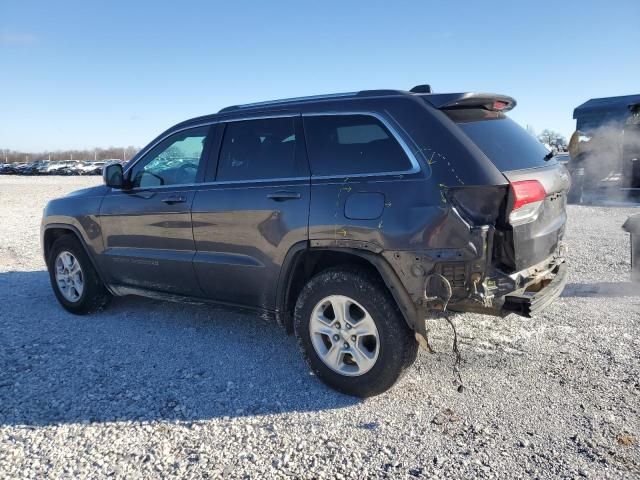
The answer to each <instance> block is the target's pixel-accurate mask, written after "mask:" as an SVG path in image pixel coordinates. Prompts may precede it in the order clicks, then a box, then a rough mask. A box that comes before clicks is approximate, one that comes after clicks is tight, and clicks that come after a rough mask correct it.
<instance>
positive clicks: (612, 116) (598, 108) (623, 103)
mask: <svg viewBox="0 0 640 480" xmlns="http://www.w3.org/2000/svg"><path fill="white" fill-rule="evenodd" d="M638 106H640V94H638V95H623V96H620V97H604V98H592V99H591V100H588V101H586V102H585V103H583V104H582V105H580V106H578V107H576V109H575V110H574V111H573V118H574V119H576V120H577V122H576V128H577V129H578V130H584V129H589V128H597V127H598V126H601V125H603V124H605V123H609V122H623V121H625V120H626V118H627V117H628V116H629V115H631V112H632V110H633V109H634V108H635V107H638Z"/></svg>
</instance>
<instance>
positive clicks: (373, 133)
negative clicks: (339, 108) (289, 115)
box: [304, 115, 412, 176]
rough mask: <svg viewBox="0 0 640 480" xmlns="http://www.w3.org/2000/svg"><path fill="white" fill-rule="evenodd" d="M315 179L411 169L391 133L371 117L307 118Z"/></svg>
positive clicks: (307, 130) (308, 142) (306, 126)
mask: <svg viewBox="0 0 640 480" xmlns="http://www.w3.org/2000/svg"><path fill="white" fill-rule="evenodd" d="M304 132H305V137H306V141H307V152H308V155H309V162H310V166H311V173H312V175H314V176H334V175H335V176H341V175H357V174H376V173H388V172H404V171H407V170H410V169H411V168H412V165H411V162H410V161H409V159H408V158H407V155H406V154H405V152H404V150H403V149H402V147H401V146H400V144H399V143H398V141H397V140H396V139H395V137H394V136H393V135H392V134H391V132H389V130H388V129H387V128H386V127H385V126H384V125H383V124H382V122H380V120H378V119H377V118H375V117H373V116H371V115H317V116H316V115H313V116H308V117H305V118H304Z"/></svg>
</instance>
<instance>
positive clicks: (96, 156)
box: [0, 146, 139, 163]
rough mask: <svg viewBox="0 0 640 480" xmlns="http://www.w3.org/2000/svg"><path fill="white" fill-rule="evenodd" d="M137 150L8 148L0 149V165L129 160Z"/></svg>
mask: <svg viewBox="0 0 640 480" xmlns="http://www.w3.org/2000/svg"><path fill="white" fill-rule="evenodd" d="M138 150H139V148H138V147H134V146H128V147H108V148H93V149H86V150H55V151H49V150H45V151H42V152H24V151H20V150H10V149H8V148H0V162H1V163H13V162H21V163H29V162H35V161H37V160H51V161H52V162H53V161H56V162H57V161H60V160H111V159H119V160H129V159H131V157H133V156H134V155H135V154H136V153H138Z"/></svg>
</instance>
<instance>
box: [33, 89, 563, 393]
mask: <svg viewBox="0 0 640 480" xmlns="http://www.w3.org/2000/svg"><path fill="white" fill-rule="evenodd" d="M424 92H428V89H427V88H425V87H424V86H419V87H416V88H414V89H412V91H409V92H407V91H398V90H374V91H361V92H356V93H348V94H334V95H325V96H318V97H308V98H298V99H290V100H279V101H273V102H265V103H258V104H248V105H239V106H233V107H228V108H225V109H223V110H221V111H220V112H219V113H217V114H213V115H208V116H204V117H198V118H194V119H191V120H187V121H185V122H182V123H179V124H178V125H175V126H174V127H171V128H170V129H168V130H167V131H165V132H164V133H162V134H161V135H159V136H158V137H157V138H156V139H155V140H153V141H152V142H151V143H150V144H149V145H148V146H147V147H145V148H143V149H142V150H141V151H140V152H139V153H138V154H137V155H136V156H135V157H134V158H133V159H132V160H131V161H129V162H128V163H127V164H126V165H125V166H124V167H123V166H122V165H120V164H111V165H108V166H106V167H105V169H104V185H101V186H97V187H93V188H88V189H84V190H80V191H78V192H75V193H72V194H70V195H68V196H66V197H63V198H59V199H56V200H53V201H51V202H50V203H49V204H48V205H47V207H46V209H45V211H44V214H43V219H42V228H41V237H42V246H43V252H44V257H45V260H46V262H47V267H48V269H49V274H50V279H51V284H52V287H53V291H54V293H55V295H56V297H57V299H58V300H59V302H60V304H61V305H62V306H63V307H64V308H66V309H67V310H68V311H70V312H72V313H76V314H85V313H90V312H94V311H96V310H98V309H100V308H103V307H104V306H105V305H106V304H107V302H108V300H109V298H110V297H111V296H113V295H128V294H135V295H144V296H149V297H153V298H162V299H168V300H173V301H179V300H188V299H192V298H197V299H200V300H206V301H211V302H215V303H219V304H225V305H230V306H234V307H243V308H249V309H253V310H256V311H259V312H261V313H262V314H266V315H270V316H272V317H274V318H275V319H276V320H277V321H278V322H280V323H281V324H283V325H284V326H285V328H286V330H287V331H288V332H290V333H295V335H296V337H297V340H298V343H299V345H300V347H301V350H302V352H303V354H304V356H305V358H306V361H307V362H308V364H309V366H310V368H311V369H312V370H313V372H315V374H316V375H317V376H318V377H319V378H320V379H321V380H323V381H324V382H326V383H327V384H328V385H330V386H332V387H333V388H336V389H337V390H340V391H342V392H345V393H348V394H352V395H357V396H361V397H367V396H371V395H376V394H379V393H381V392H383V391H385V390H387V389H388V388H390V387H391V386H392V385H393V384H394V383H395V382H396V381H397V380H398V378H399V377H400V376H401V374H402V373H403V372H404V371H405V370H406V369H407V368H408V367H409V366H410V365H411V364H412V363H413V362H414V360H415V358H416V354H417V346H418V341H420V342H423V341H424V339H425V337H426V327H425V318H427V317H428V316H430V315H433V314H435V313H438V312H442V311H443V310H446V311H447V312H477V313H484V314H490V315H497V316H505V315H508V314H511V313H515V314H518V315H523V316H532V315H534V314H536V313H537V312H539V311H541V310H542V309H544V308H545V307H547V306H548V305H549V304H550V303H551V302H553V300H554V299H556V298H557V297H558V296H559V295H560V294H561V292H562V290H563V288H564V285H565V282H566V266H565V263H564V245H563V243H562V237H563V234H564V229H565V222H566V211H565V207H566V194H567V190H568V187H569V178H568V175H567V173H566V170H565V168H564V167H563V166H562V165H560V164H559V163H558V162H557V161H556V160H555V159H554V158H551V157H550V156H549V155H548V154H547V153H548V152H547V151H546V150H545V148H544V147H543V146H542V145H541V144H540V143H539V142H537V141H536V140H535V139H534V138H532V137H531V136H530V135H529V134H528V133H527V132H526V131H524V130H523V129H522V128H521V127H519V126H518V125H517V124H516V123H515V122H513V121H512V120H510V119H509V118H508V117H507V116H506V114H505V113H506V112H507V111H509V110H510V109H511V108H513V107H514V106H515V104H516V102H515V100H514V99H512V98H511V97H508V96H504V95H495V94H478V93H448V94H447V93H444V94H432V93H424ZM238 328H242V326H241V325H240V324H239V325H238Z"/></svg>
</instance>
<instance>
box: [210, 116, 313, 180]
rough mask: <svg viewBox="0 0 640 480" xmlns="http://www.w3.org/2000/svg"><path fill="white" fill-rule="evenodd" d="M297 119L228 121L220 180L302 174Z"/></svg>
mask: <svg viewBox="0 0 640 480" xmlns="http://www.w3.org/2000/svg"><path fill="white" fill-rule="evenodd" d="M294 122H295V120H294V118H293V117H289V118H269V119H261V120H247V121H240V122H230V123H228V124H227V126H226V128H225V131H224V138H223V140H222V148H221V150H220V160H219V164H218V175H217V177H216V178H217V180H222V181H225V180H226V181H229V180H261V179H270V178H286V177H296V176H299V175H300V173H301V172H298V171H297V170H298V169H297V167H296V141H297V139H296V134H295V123H294Z"/></svg>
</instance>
